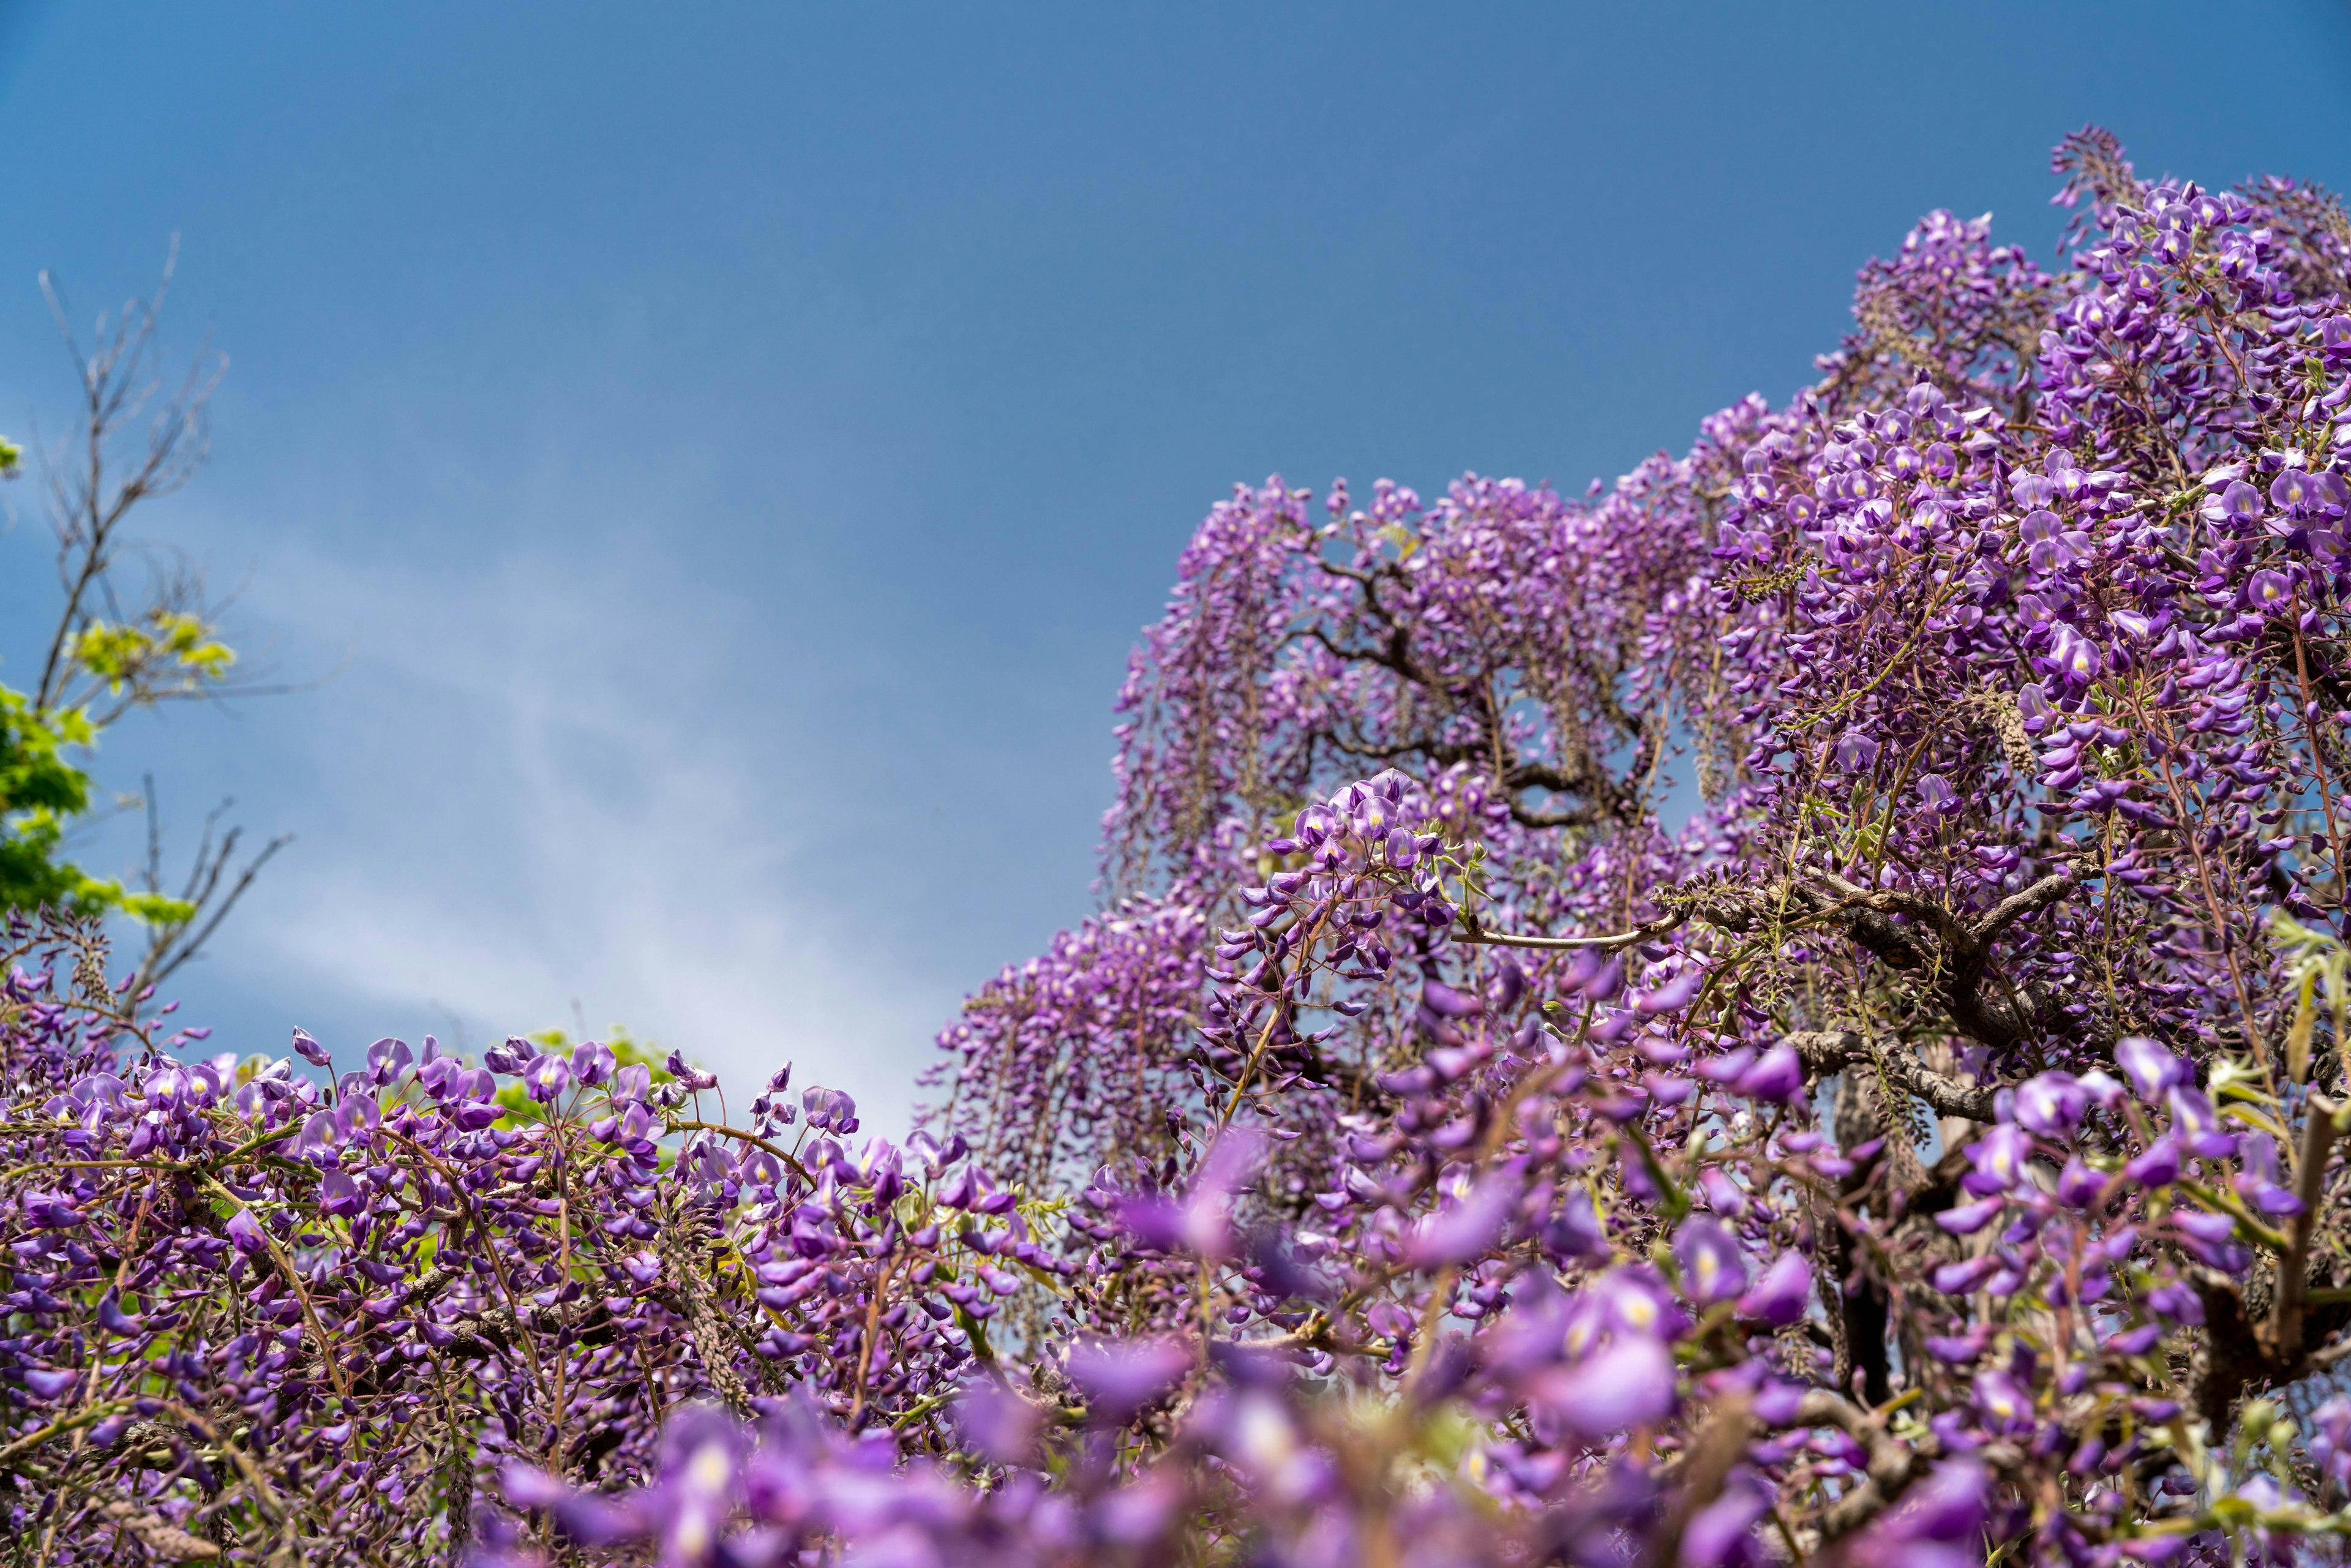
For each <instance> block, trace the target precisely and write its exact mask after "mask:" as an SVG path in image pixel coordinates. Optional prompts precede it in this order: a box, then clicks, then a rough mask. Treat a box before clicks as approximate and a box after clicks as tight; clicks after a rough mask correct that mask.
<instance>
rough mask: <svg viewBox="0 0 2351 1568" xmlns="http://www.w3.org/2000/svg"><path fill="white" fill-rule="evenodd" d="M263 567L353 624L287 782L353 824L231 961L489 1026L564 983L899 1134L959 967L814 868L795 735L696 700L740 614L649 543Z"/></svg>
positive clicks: (740, 650) (581, 995)
mask: <svg viewBox="0 0 2351 1568" xmlns="http://www.w3.org/2000/svg"><path fill="white" fill-rule="evenodd" d="M268 582H269V587H268V590H267V591H266V598H265V597H259V596H257V597H256V601H254V602H252V603H251V604H250V605H249V609H250V610H251V611H252V612H253V613H254V614H255V615H256V616H257V617H259V618H261V619H263V620H264V621H266V622H277V624H278V626H279V627H280V628H282V630H283V632H285V633H286V637H285V639H284V640H286V641H291V642H297V643H306V644H309V645H312V646H318V645H321V644H323V645H325V646H328V647H333V646H335V645H336V644H337V643H350V644H352V645H353V649H352V655H351V660H350V666H349V670H348V673H347V674H345V675H344V676H342V677H341V678H340V679H339V680H338V681H337V682H336V683H335V685H334V687H333V688H330V691H329V694H328V695H329V699H330V700H327V701H322V702H317V703H313V704H309V705H307V706H308V707H309V708H310V710H311V712H310V716H309V717H310V720H311V722H309V723H308V724H307V725H305V726H304V727H301V728H300V729H299V730H298V731H297V732H289V733H294V734H298V744H299V749H300V751H301V753H302V756H301V757H300V758H299V760H298V763H297V764H296V766H295V768H294V769H293V771H294V773H295V775H296V776H297V777H301V778H303V788H305V789H308V790H311V791H315V792H316V796H317V798H319V799H320V800H323V801H326V802H329V803H330V805H331V812H332V816H333V818H334V819H335V820H336V821H339V822H340V823H341V824H344V826H342V827H340V829H339V830H336V831H325V832H315V833H310V834H306V836H305V841H304V843H303V844H302V845H301V852H300V853H299V854H298V855H291V856H287V857H286V858H285V860H284V861H282V862H280V865H279V866H275V867H273V868H272V872H271V874H272V876H273V877H282V878H283V882H284V883H285V885H283V886H280V887H278V888H277V889H276V890H275V892H274V895H273V897H272V898H271V900H270V901H269V910H270V914H269V915H268V916H267V917H266V919H262V920H256V922H255V923H254V924H253V925H251V926H250V927H249V928H247V929H246V930H245V931H243V932H242V934H241V936H240V939H239V942H238V945H237V946H238V948H239V949H240V950H242V951H241V956H237V957H235V958H232V959H231V960H229V961H230V962H232V963H234V964H235V966H236V967H238V968H239V969H248V968H252V969H260V968H266V969H269V970H273V971H275V972H276V977H277V979H278V983H280V984H281V985H282V983H283V977H284V976H285V973H286V971H287V970H288V969H291V970H294V971H297V972H298V973H299V974H300V975H301V976H302V977H304V978H305V980H306V981H307V982H308V984H311V985H315V986H316V987H317V988H319V991H320V993H321V994H323V995H326V996H329V997H335V996H341V997H345V998H350V999H352V1000H355V1001H359V1002H365V1003H371V1004H374V1005H375V1007H376V1008H377V1009H384V1008H387V1007H399V1008H404V1009H412V1010H414V1009H445V1010H446V1011H447V1012H450V1013H454V1014H455V1015H456V1017H457V1018H458V1019H461V1020H462V1021H463V1025H464V1027H465V1030H466V1031H467V1032H468V1034H470V1035H471V1036H472V1037H473V1038H474V1040H475V1041H476V1042H477V1043H478V1042H480V1041H481V1040H484V1039H495V1038H497V1037H499V1036H502V1035H503V1034H505V1033H507V1032H508V1031H510V1030H524V1029H532V1028H544V1027H548V1026H549V1025H558V1026H561V1027H564V1028H567V1029H569V1028H570V1027H572V1020H573V1018H574V1014H575V1006H574V1004H575V1000H576V1003H577V1011H578V1012H579V1013H580V1014H582V1015H584V1017H585V1019H586V1020H587V1022H588V1023H589V1025H590V1027H592V1028H597V1029H601V1028H602V1027H604V1026H606V1025H607V1024H609V1023H612V1022H621V1023H625V1024H626V1025H627V1026H628V1027H630V1028H631V1029H632V1030H634V1031H635V1032H637V1033H639V1034H640V1035H650V1036H653V1037H654V1038H657V1039H659V1040H662V1041H663V1042H664V1043H665V1044H672V1045H676V1046H681V1047H683V1048H684V1050H685V1051H686V1052H687V1053H688V1054H689V1055H690V1056H692V1057H695V1058H696V1059H698V1060H700V1061H704V1062H706V1063H708V1064H709V1065H710V1066H711V1067H713V1068H714V1069H715V1070H716V1071H720V1073H721V1074H722V1077H723V1078H724V1079H725V1081H726V1084H727V1087H728V1088H729V1090H730V1091H741V1090H744V1089H747V1088H748V1087H749V1086H752V1085H755V1084H757V1083H758V1082H759V1081H760V1080H761V1079H763V1078H764V1077H765V1075H766V1074H767V1073H768V1071H771V1070H772V1069H773V1068H774V1067H776V1066H778V1065H780V1064H781V1063H782V1062H783V1061H786V1060H793V1061H796V1062H797V1063H798V1067H799V1071H798V1072H797V1073H796V1076H795V1082H796V1083H802V1084H804V1083H807V1082H816V1081H821V1082H828V1083H831V1084H834V1085H836V1086H839V1087H842V1088H846V1089H848V1090H850V1091H851V1092H852V1093H854V1094H856V1095H857V1096H858V1098H859V1100H860V1102H861V1104H862V1106H865V1107H867V1108H868V1114H867V1117H866V1120H867V1123H868V1125H870V1126H872V1127H874V1128H877V1129H887V1130H892V1131H895V1130H898V1129H899V1128H901V1127H903V1125H904V1110H905V1107H906V1105H907V1104H908V1103H910V1102H911V1101H912V1100H913V1099H914V1086H913V1083H912V1074H913V1073H914V1071H916V1070H917V1069H918V1068H919V1067H920V1066H921V1065H922V1064H923V1063H924V1062H925V1061H928V1060H929V1059H930V1056H931V1054H932V1052H931V1051H930V1049H929V1043H928V1042H929V1040H930V1037H931V1035H932V1033H933V1032H934V1031H935V1030H936V1028H937V1027H938V1024H939V1022H940V1020H941V1019H942V1018H943V1017H944V1016H945V1015H946V1012H947V1011H948V1010H949V1009H951V1008H952V1006H953V1003H954V998H955V995H956V990H957V989H958V988H957V987H956V985H955V984H954V983H953V982H952V981H951V980H948V979H946V978H945V977H925V976H921V975H915V974H910V973H908V972H906V971H905V969H904V967H903V966H902V965H900V964H899V963H897V962H895V961H893V956H892V955H891V954H890V953H889V952H888V951H886V950H884V949H883V948H882V947H881V946H879V945H875V944H867V943H862V942H861V941H859V940H858V939H857V934H856V933H854V932H852V931H850V930H847V929H845V928H844V927H845V926H846V925H847V924H848V918H847V916H846V915H845V913H844V912H843V909H842V906H841V902H840V901H838V900H835V899H831V898H829V897H828V896H827V895H826V893H825V891H824V890H823V889H822V888H820V887H818V886H814V885H811V883H812V880H813V878H814V877H815V876H817V875H819V874H821V872H820V870H819V869H818V868H817V867H814V866H812V865H811V863H810V852H811V851H812V850H815V849H817V848H819V847H820V845H819V844H818V842H817V841H816V840H815V839H814V838H813V837H812V836H811V833H812V830H810V829H808V828H806V827H797V828H796V827H795V826H794V825H793V824H795V823H806V822H810V821H820V817H819V816H818V814H817V812H816V807H817V806H818V804H819V803H818V802H813V801H808V800H796V799H794V798H793V794H792V789H791V787H790V786H789V783H787V782H783V781H781V780H780V779H779V775H780V774H781V772H782V771H783V770H782V769H781V768H778V766H777V762H778V753H779V751H784V752H788V751H789V749H790V747H791V745H792V740H793V737H789V736H774V735H770V736H766V737H750V736H745V735H742V734H740V733H735V732H733V731H730V729H729V727H727V726H726V725H725V724H723V723H717V722H714V716H713V715H710V714H708V713H705V712H697V711H696V710H697V708H698V707H699V706H702V705H699V704H697V703H696V702H695V700H694V696H693V694H694V693H695V692H696V691H697V690H703V689H720V688H719V687H716V686H714V685H713V684H712V683H708V682H705V680H704V679H703V677H704V676H705V675H707V674H712V673H714V672H717V671H721V670H726V671H730V672H732V673H733V674H732V679H733V681H734V683H735V685H734V689H735V690H737V692H739V690H740V681H741V675H740V671H741V670H742V669H743V668H744V667H745V661H746V660H747V659H748V658H750V657H753V656H756V653H757V650H755V649H753V648H751V647H749V646H747V644H748V643H749V642H751V641H752V640H751V639H749V638H747V636H745V635H744V634H743V632H742V629H741V628H740V627H738V626H736V625H732V624H729V623H728V622H726V619H725V618H724V617H721V616H716V615H714V614H713V613H711V612H709V610H708V608H707V606H706V604H705V603H703V602H699V601H697V598H696V596H695V594H694V593H693V592H692V591H690V589H688V588H686V587H685V586H684V585H681V584H678V583H677V582H675V581H674V580H673V579H671V578H669V577H667V576H665V574H664V572H663V571H662V570H659V569H658V568H655V567H648V566H647V565H646V564H645V563H643V562H642V561H618V560H612V559H606V560H605V561H604V562H603V563H602V564H601V565H600V566H599V567H597V568H596V569H595V570H592V571H591V570H586V569H584V568H583V567H582V566H581V565H580V563H579V562H578V561H576V560H575V561H571V562H553V561H549V560H547V559H535V558H530V557H526V556H521V555H517V556H511V557H508V558H507V559H500V560H498V561H496V562H495V563H492V564H491V565H490V566H489V567H488V569H487V570H483V571H480V572H477V573H475V574H473V575H471V576H464V575H461V574H460V572H459V571H456V570H450V569H449V563H438V564H437V565H436V569H435V570H434V572H433V573H432V574H431V575H426V574H423V573H421V572H419V571H416V570H413V569H410V568H407V567H405V566H402V567H400V568H387V567H384V566H381V565H377V566H370V567H366V568H360V567H356V566H354V565H352V564H351V563H350V562H348V561H328V560H324V559H319V558H318V557H317V556H315V555H311V554H306V553H305V552H304V551H302V550H301V549H282V550H273V552H272V557H271V568H270V570H269V573H268ZM770 652H772V651H770ZM273 728H277V729H284V728H285V727H280V726H275V725H274V726H273ZM825 858H828V859H831V858H837V857H825ZM305 988H308V987H307V986H306V987H305Z"/></svg>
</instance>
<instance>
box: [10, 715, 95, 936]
mask: <svg viewBox="0 0 2351 1568" xmlns="http://www.w3.org/2000/svg"><path fill="white" fill-rule="evenodd" d="M92 737H93V735H92V730H91V727H90V724H89V718H88V716H85V715H84V714H83V713H82V711H81V710H80V709H78V708H69V709H68V710H66V711H65V712H63V713H50V714H43V713H40V712H38V711H37V710H36V709H35V708H34V706H33V705H32V702H31V700H30V699H29V698H27V697H26V696H25V695H24V694H23V693H21V692H14V691H11V690H9V689H8V688H7V687H5V686H0V905H5V907H7V908H10V909H26V908H34V907H37V906H39V905H41V904H48V905H51V906H53V907H56V908H58V909H68V910H71V911H73V912H74V913H75V914H77V915H91V914H96V913H98V912H99V911H100V910H103V909H106V908H109V907H110V906H112V905H113V904H116V903H119V902H120V898H121V894H122V889H121V887H120V884H118V883H101V882H99V881H97V880H95V879H94V878H92V877H90V876H89V875H87V874H85V873H83V872H81V871H80V870H79V869H78V868H77V867H75V866H73V865H72V864H70V863H68V862H67V861H65V860H64V859H62V858H61V857H60V856H59V854H58V852H57V850H58V845H59V842H60V841H62V839H63V838H64V836H65V828H66V824H67V823H68V821H71V820H72V819H74V818H75V817H78V816H79V815H81V814H82V813H83V812H84V811H87V810H89V775H88V774H86V773H84V772H83V771H82V770H81V769H80V768H76V767H75V766H73V765H72V764H71V763H69V762H68V761H67V760H66V759H65V758H64V757H63V756H62V755H61V753H62V752H63V750H64V748H65V747H68V746H87V745H89V742H90V740H91V739H92Z"/></svg>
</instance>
